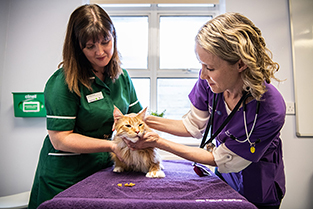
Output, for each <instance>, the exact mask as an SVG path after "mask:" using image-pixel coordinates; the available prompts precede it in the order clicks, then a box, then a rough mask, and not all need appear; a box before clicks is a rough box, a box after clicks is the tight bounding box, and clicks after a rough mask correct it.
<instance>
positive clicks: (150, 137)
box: [124, 131, 159, 150]
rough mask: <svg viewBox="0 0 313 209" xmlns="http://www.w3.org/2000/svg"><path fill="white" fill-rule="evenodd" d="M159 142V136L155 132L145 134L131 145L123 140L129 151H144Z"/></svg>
mask: <svg viewBox="0 0 313 209" xmlns="http://www.w3.org/2000/svg"><path fill="white" fill-rule="evenodd" d="M158 140H159V135H158V134H157V133H155V132H152V131H151V132H150V131H149V132H146V133H145V134H144V135H143V137H142V138H140V139H139V140H138V141H137V142H136V143H133V142H131V141H129V140H127V139H124V141H125V143H126V144H127V146H128V147H129V148H130V149H131V150H140V149H146V148H149V147H155V143H156V142H157V141H158Z"/></svg>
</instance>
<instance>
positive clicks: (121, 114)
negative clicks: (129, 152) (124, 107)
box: [112, 105, 123, 131]
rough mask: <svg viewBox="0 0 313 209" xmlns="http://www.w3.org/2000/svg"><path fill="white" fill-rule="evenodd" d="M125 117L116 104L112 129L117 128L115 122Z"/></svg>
mask: <svg viewBox="0 0 313 209" xmlns="http://www.w3.org/2000/svg"><path fill="white" fill-rule="evenodd" d="M122 117H123V113H122V112H121V111H120V110H119V109H118V108H117V107H116V106H115V105H114V110H113V118H114V123H113V126H112V131H114V130H115V124H116V122H117V121H118V120H119V119H121V118H122Z"/></svg>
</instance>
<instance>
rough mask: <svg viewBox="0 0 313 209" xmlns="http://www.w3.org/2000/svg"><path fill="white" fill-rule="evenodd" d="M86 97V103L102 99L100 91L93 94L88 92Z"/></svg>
mask: <svg viewBox="0 0 313 209" xmlns="http://www.w3.org/2000/svg"><path fill="white" fill-rule="evenodd" d="M86 98H87V101H88V103H91V102H95V101H98V100H100V99H103V94H102V92H101V91H100V92H97V93H94V94H89V95H87V96H86Z"/></svg>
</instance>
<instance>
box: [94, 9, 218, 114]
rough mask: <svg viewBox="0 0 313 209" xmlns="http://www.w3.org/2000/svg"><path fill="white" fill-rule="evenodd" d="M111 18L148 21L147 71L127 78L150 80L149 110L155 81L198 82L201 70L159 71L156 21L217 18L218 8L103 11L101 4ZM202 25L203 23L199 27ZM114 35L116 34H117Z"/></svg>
mask: <svg viewBox="0 0 313 209" xmlns="http://www.w3.org/2000/svg"><path fill="white" fill-rule="evenodd" d="M100 6H101V7H102V8H104V9H105V10H106V11H107V12H108V14H109V15H110V16H111V17H114V16H147V17H148V25H149V26H148V30H149V31H148V36H149V37H148V42H149V43H148V58H147V69H127V68H126V70H127V71H128V73H129V75H130V76H131V78H149V79H150V107H149V109H150V110H152V111H156V110H157V98H158V95H157V93H158V90H157V85H158V84H157V80H158V79H159V78H173V79H175V78H198V73H199V70H200V68H201V65H200V64H199V68H197V69H188V68H185V69H182V68H179V69H160V59H159V57H160V17H161V16H184V17H186V16H211V17H212V18H214V17H215V16H217V15H219V13H220V9H219V5H218V4H215V5H214V7H179V5H178V6H177V7H172V6H171V7H158V6H157V4H151V5H150V7H146V6H145V7H122V6H118V7H111V6H109V7H106V5H103V4H101V5H100ZM203 24H204V23H203ZM117 34H118V31H117ZM190 90H191V89H190Z"/></svg>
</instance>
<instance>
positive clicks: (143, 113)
mask: <svg viewBox="0 0 313 209" xmlns="http://www.w3.org/2000/svg"><path fill="white" fill-rule="evenodd" d="M147 109H148V107H146V108H145V109H143V110H141V111H140V112H139V113H138V116H139V117H140V118H141V120H144V119H145V116H146V112H147Z"/></svg>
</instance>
